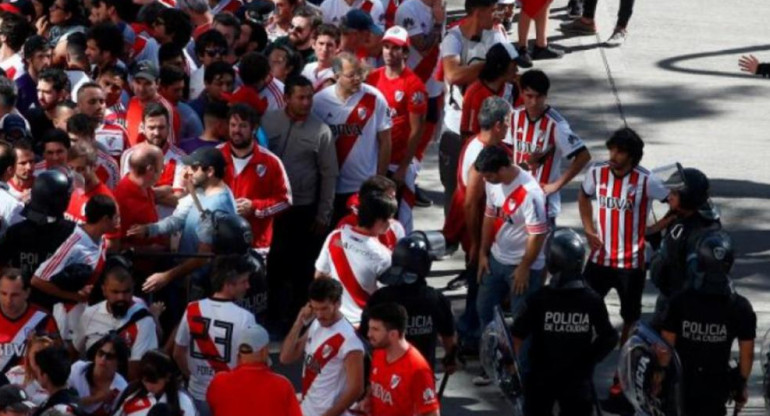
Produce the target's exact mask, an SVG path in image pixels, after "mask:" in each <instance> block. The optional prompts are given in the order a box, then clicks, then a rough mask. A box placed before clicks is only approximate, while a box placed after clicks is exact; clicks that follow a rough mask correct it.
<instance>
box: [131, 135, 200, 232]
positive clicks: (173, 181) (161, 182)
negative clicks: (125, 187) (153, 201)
mask: <svg viewBox="0 0 770 416" xmlns="http://www.w3.org/2000/svg"><path fill="white" fill-rule="evenodd" d="M134 149H135V148H134V147H130V148H128V149H127V150H126V151H125V152H123V156H121V158H120V177H121V178H122V177H124V176H126V175H128V172H129V170H131V169H130V166H129V163H128V161H129V159H130V158H131V153H133V151H134ZM185 156H186V153H185V152H184V150H182V149H180V148H178V147H176V146H174V145H173V144H167V145H166V149H165V150H164V151H163V173H162V174H161V175H160V179H158V182H157V183H156V184H155V186H171V188H173V190H174V191H181V190H183V189H184V175H185V167H186V165H185V164H184V161H183V160H182V159H183V158H184V157H185ZM173 212H174V209H173V208H171V207H167V206H165V205H158V216H159V217H160V219H163V218H166V217H168V216H169V215H171V214H172V213H173Z"/></svg>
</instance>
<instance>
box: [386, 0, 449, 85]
mask: <svg viewBox="0 0 770 416" xmlns="http://www.w3.org/2000/svg"><path fill="white" fill-rule="evenodd" d="M389 4H393V3H392V2H390V3H389ZM436 23H439V24H441V23H443V22H436V21H435V19H433V11H432V10H431V8H430V7H428V5H426V4H425V2H423V1H422V0H406V1H405V2H403V3H401V5H400V6H398V9H397V10H396V24H397V25H398V26H401V27H403V28H404V29H406V31H407V33H408V34H409V37H412V36H419V35H427V34H429V33H430V32H431V31H432V30H433V25H434V24H436ZM439 51H440V49H439V45H436V46H435V47H434V48H433V49H431V50H429V51H426V52H420V51H418V50H417V49H416V48H415V47H414V46H410V47H409V56H408V57H407V58H406V65H407V66H408V67H409V68H410V69H411V70H412V71H414V73H415V74H416V75H417V76H418V77H419V78H420V80H422V82H424V83H425V88H426V89H427V90H428V97H430V98H434V97H438V96H440V95H441V93H443V92H444V84H443V83H442V82H440V81H438V80H437V79H436V70H437V68H438V56H439Z"/></svg>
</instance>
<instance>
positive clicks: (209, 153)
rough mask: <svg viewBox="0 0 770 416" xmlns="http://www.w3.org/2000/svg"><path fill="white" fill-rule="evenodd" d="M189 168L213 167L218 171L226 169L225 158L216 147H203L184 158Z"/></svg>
mask: <svg viewBox="0 0 770 416" xmlns="http://www.w3.org/2000/svg"><path fill="white" fill-rule="evenodd" d="M182 161H183V162H184V164H185V165H187V166H202V167H206V168H208V167H213V168H214V169H216V170H222V169H224V168H225V157H224V156H222V152H220V151H219V149H217V148H216V147H210V146H208V147H201V148H199V149H197V150H196V151H194V152H192V153H191V154H189V155H187V156H185V157H183V158H182Z"/></svg>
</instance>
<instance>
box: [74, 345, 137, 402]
mask: <svg viewBox="0 0 770 416" xmlns="http://www.w3.org/2000/svg"><path fill="white" fill-rule="evenodd" d="M89 355H90V357H89V358H90V359H91V361H76V362H75V363H74V364H72V371H71V372H70V378H69V385H70V387H72V388H74V389H75V390H77V392H78V396H80V406H81V407H82V410H83V411H84V412H85V413H86V414H89V415H109V414H110V411H111V410H112V407H113V405H114V404H115V401H116V399H117V398H118V396H120V394H121V393H122V392H123V390H125V389H126V386H127V385H128V383H127V382H126V379H125V378H123V376H122V375H121V374H126V371H127V368H128V357H129V355H130V350H129V349H128V346H127V345H126V342H125V341H124V340H123V338H121V337H120V336H119V335H117V334H109V335H108V336H106V337H104V338H102V339H100V340H99V341H97V342H96V343H95V344H94V345H93V346H92V347H91V349H90V350H89Z"/></svg>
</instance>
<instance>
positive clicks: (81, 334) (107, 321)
mask: <svg viewBox="0 0 770 416" xmlns="http://www.w3.org/2000/svg"><path fill="white" fill-rule="evenodd" d="M146 309H147V305H146V304H145V303H144V301H143V300H142V299H140V298H137V297H134V298H133V300H132V304H131V306H130V307H129V309H128V311H127V312H126V314H125V315H124V316H122V317H120V318H116V317H115V316H114V315H112V313H110V311H108V310H107V301H102V302H99V303H97V304H95V305H91V306H89V307H87V308H86V310H85V312H83V315H82V317H81V319H80V324H79V325H78V327H77V330H76V331H75V334H74V337H73V345H74V346H75V349H77V350H78V351H80V352H81V353H84V352H86V351H88V349H89V348H91V346H93V345H94V344H95V343H96V342H97V341H99V340H100V339H102V338H103V337H104V336H105V335H107V334H109V333H110V331H117V330H118V329H121V331H120V333H119V334H118V335H120V336H121V337H122V338H123V340H125V341H126V345H127V346H128V348H129V349H130V351H131V354H130V355H129V357H128V359H129V361H139V360H141V359H142V356H143V355H144V353H146V352H147V351H149V350H154V349H156V348H158V333H157V330H156V327H155V320H154V319H153V318H152V316H151V315H147V316H145V317H144V318H141V319H137V320H136V321H135V322H133V323H132V324H131V325H128V326H126V324H128V323H129V322H130V321H131V320H132V317H133V316H134V314H137V313H140V311H142V310H146ZM139 316H140V315H137V317H139Z"/></svg>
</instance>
